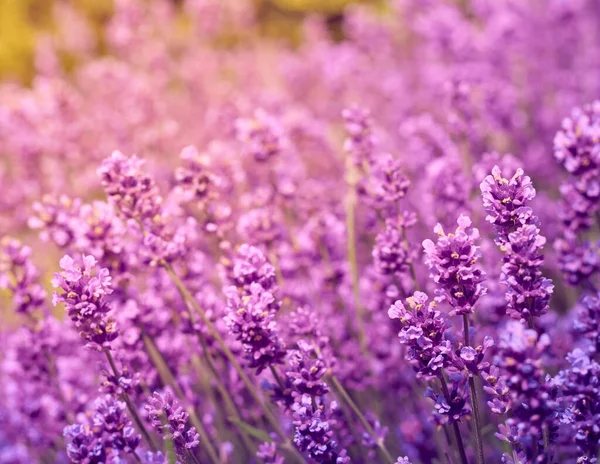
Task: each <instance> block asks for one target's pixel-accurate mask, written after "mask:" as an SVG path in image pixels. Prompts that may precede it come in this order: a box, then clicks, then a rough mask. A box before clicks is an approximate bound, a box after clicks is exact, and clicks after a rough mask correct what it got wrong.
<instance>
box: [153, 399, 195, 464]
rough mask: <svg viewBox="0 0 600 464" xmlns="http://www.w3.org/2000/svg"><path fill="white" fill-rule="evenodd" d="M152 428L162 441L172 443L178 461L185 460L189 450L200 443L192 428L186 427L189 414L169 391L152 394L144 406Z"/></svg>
mask: <svg viewBox="0 0 600 464" xmlns="http://www.w3.org/2000/svg"><path fill="white" fill-rule="evenodd" d="M145 409H146V412H147V413H148V418H149V420H150V422H151V424H152V426H153V427H154V428H155V429H156V430H158V431H159V433H160V434H161V435H162V437H163V439H164V440H170V441H171V442H172V443H173V446H174V448H175V452H176V453H177V456H178V457H179V458H180V459H187V457H188V454H189V450H193V449H194V448H195V447H197V446H198V444H199V443H200V440H199V435H198V433H197V432H196V429H195V428H194V427H188V425H187V422H188V418H189V414H188V413H187V412H186V411H185V410H184V409H183V408H182V407H181V405H180V404H179V402H178V401H177V400H176V399H175V398H174V397H173V394H172V393H171V392H170V391H166V392H164V393H159V392H154V394H153V395H152V396H151V397H150V398H149V399H148V404H146V406H145Z"/></svg>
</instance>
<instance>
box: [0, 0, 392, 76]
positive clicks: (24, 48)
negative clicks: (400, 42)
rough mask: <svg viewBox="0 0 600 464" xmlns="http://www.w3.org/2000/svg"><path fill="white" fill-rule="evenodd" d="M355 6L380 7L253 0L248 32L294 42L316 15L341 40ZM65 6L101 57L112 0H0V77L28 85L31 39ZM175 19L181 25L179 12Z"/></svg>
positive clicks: (333, 0)
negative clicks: (89, 30) (87, 30)
mask: <svg viewBox="0 0 600 464" xmlns="http://www.w3.org/2000/svg"><path fill="white" fill-rule="evenodd" d="M173 2H174V3H175V4H178V3H180V2H179V1H178V0H173ZM355 3H362V4H370V5H375V6H381V2H379V0H362V1H357V0H254V4H255V6H256V12H257V19H258V21H257V26H256V30H255V31H254V33H256V34H259V35H262V36H267V37H271V38H281V39H282V40H288V41H290V42H292V43H296V42H297V41H298V40H300V39H299V38H300V27H301V23H302V20H303V19H304V18H306V16H308V15H311V14H320V15H324V16H325V17H326V18H327V20H328V23H329V26H330V29H331V32H332V34H333V35H334V36H335V35H337V36H341V34H342V32H341V28H340V27H339V24H340V22H341V18H342V15H343V12H344V9H345V8H346V7H347V6H349V5H351V4H355ZM65 8H69V11H71V9H73V10H74V11H75V12H77V13H78V14H80V15H82V17H83V18H85V21H86V22H88V23H89V24H90V25H93V29H94V30H95V31H96V32H97V35H96V37H94V39H95V43H94V45H93V46H94V49H95V51H96V53H98V54H101V53H103V51H104V47H103V44H102V39H101V35H100V31H101V30H102V26H103V25H104V24H105V23H106V21H107V20H108V19H109V18H110V15H111V12H112V10H113V2H112V0H0V79H2V80H6V79H16V80H19V81H21V82H28V81H30V80H31V79H32V78H33V75H34V56H35V45H36V43H37V42H36V41H37V40H39V39H40V37H44V36H47V35H49V34H51V35H55V34H56V33H57V23H58V22H60V21H61V19H60V18H63V19H64V17H65V11H64V10H65ZM181 15H182V27H184V24H185V13H184V12H181ZM245 33H247V31H245ZM227 34H228V36H227V37H221V40H222V41H231V40H235V39H236V38H238V39H239V37H236V31H235V30H234V29H232V30H229V31H227ZM61 58H62V59H63V60H64V64H65V65H67V66H69V65H71V66H72V65H73V64H75V63H76V57H74V56H69V54H66V53H63V54H62V56H61Z"/></svg>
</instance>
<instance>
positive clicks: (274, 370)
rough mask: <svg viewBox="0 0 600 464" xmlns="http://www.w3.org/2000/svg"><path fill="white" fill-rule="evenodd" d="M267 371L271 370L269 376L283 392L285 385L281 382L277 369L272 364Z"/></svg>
mask: <svg viewBox="0 0 600 464" xmlns="http://www.w3.org/2000/svg"><path fill="white" fill-rule="evenodd" d="M269 369H270V370H271V374H273V377H274V378H275V381H276V382H277V384H278V385H279V388H281V389H282V390H285V385H284V383H283V381H282V380H281V377H279V372H277V369H276V368H275V366H273V364H269Z"/></svg>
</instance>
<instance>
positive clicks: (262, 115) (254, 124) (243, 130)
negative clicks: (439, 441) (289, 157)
mask: <svg viewBox="0 0 600 464" xmlns="http://www.w3.org/2000/svg"><path fill="white" fill-rule="evenodd" d="M236 132H237V138H238V140H239V141H240V142H242V143H243V144H244V148H245V150H246V152H247V155H248V156H252V157H253V158H254V159H255V160H256V161H259V162H265V161H268V160H270V159H271V158H273V157H275V156H277V155H279V154H280V153H281V151H282V150H283V148H284V137H283V129H282V127H281V125H280V124H279V123H278V121H277V120H276V119H275V118H274V117H272V116H271V115H269V114H268V113H267V112H266V111H264V110H262V109H258V110H256V111H255V112H254V115H253V117H251V118H243V119H238V120H237V121H236Z"/></svg>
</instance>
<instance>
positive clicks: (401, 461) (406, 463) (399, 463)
mask: <svg viewBox="0 0 600 464" xmlns="http://www.w3.org/2000/svg"><path fill="white" fill-rule="evenodd" d="M396 464H412V462H411V461H410V459H408V457H406V456H399V457H398V459H397V460H396Z"/></svg>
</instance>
